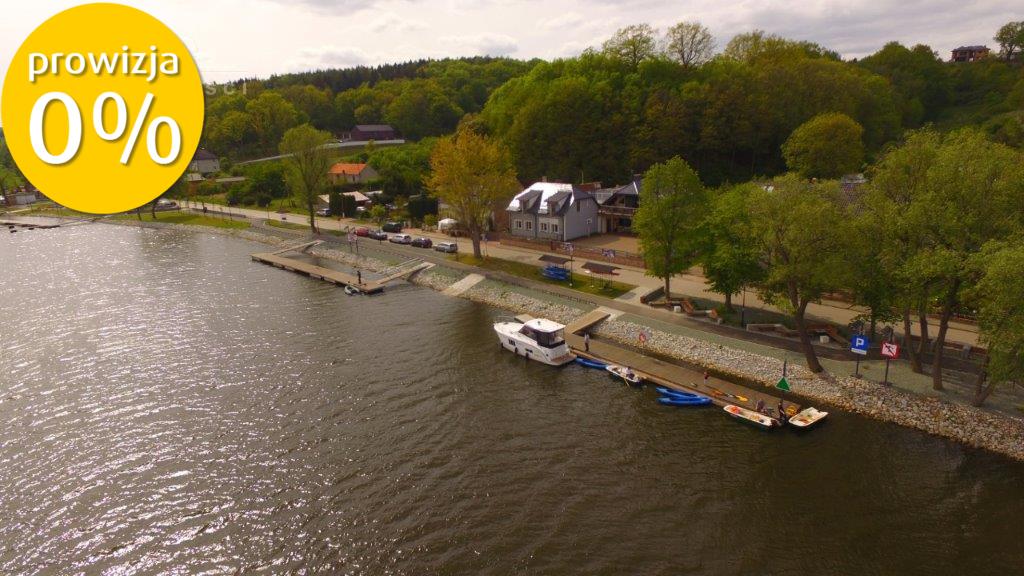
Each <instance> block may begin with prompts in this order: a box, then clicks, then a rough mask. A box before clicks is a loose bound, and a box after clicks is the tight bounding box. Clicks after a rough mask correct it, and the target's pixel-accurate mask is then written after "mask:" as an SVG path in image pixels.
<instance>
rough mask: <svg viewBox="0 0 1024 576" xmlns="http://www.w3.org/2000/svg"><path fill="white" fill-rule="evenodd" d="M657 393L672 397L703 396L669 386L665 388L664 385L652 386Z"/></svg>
mask: <svg viewBox="0 0 1024 576" xmlns="http://www.w3.org/2000/svg"><path fill="white" fill-rule="evenodd" d="M654 389H655V390H657V391H658V393H659V394H662V395H665V396H671V397H673V398H704V396H701V395H700V394H691V393H689V392H683V391H682V390H673V389H671V388H665V387H664V386H656V387H655V388H654Z"/></svg>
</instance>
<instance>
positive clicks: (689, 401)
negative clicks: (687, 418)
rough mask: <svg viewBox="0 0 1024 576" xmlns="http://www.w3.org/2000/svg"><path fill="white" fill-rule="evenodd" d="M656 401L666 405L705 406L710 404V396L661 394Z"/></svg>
mask: <svg viewBox="0 0 1024 576" xmlns="http://www.w3.org/2000/svg"><path fill="white" fill-rule="evenodd" d="M658 403H659V404H664V405H666V406H707V405H708V404H711V398H705V397H703V396H696V395H695V396H694V397H693V398H675V397H672V396H662V397H661V398H658Z"/></svg>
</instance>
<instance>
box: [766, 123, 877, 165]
mask: <svg viewBox="0 0 1024 576" xmlns="http://www.w3.org/2000/svg"><path fill="white" fill-rule="evenodd" d="M863 135H864V128H862V127H861V125H860V124H858V123H857V122H856V121H855V120H853V119H852V118H850V117H849V116H847V115H845V114H839V113H836V112H831V113H826V114H819V115H817V116H815V117H814V118H811V119H810V120H808V121H807V122H804V123H803V124H801V125H800V127H799V128H797V129H796V130H794V131H793V133H792V134H790V136H789V138H788V139H787V140H786V143H785V144H783V145H782V155H783V157H785V159H786V165H787V166H789V168H790V169H791V170H795V171H796V172H799V173H800V174H801V175H802V176H804V177H806V178H838V177H840V176H842V175H844V174H849V173H851V172H855V171H857V170H858V169H859V168H860V167H861V165H862V164H863V163H864V140H863Z"/></svg>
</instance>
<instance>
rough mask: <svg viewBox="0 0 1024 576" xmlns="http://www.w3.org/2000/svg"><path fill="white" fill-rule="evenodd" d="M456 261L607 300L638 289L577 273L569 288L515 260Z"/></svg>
mask: <svg viewBox="0 0 1024 576" xmlns="http://www.w3.org/2000/svg"><path fill="white" fill-rule="evenodd" d="M455 260H456V261H457V262H461V263H462V264H469V265H470V266H478V267H480V268H486V269H487V270H495V271H498V272H505V273H506V274H511V275H513V276H519V277H520V278H527V279H529V280H537V281H540V282H544V283H545V284H555V285H558V286H562V287H565V288H570V289H572V290H577V291H579V292H585V293H587V294H594V295H596V296H604V297H606V298H618V297H619V296H622V295H623V294H625V293H626V292H629V291H630V290H632V289H634V288H636V286H633V285H632V284H625V283H623V282H615V281H614V280H610V281H608V280H603V279H600V278H590V277H589V276H587V275H583V274H575V273H574V274H573V275H572V286H569V284H568V283H566V282H559V281H557V280H552V279H550V278H546V277H544V276H542V275H541V273H540V268H538V267H536V266H533V265H531V264H526V263H523V262H515V261H513V260H503V259H501V258H490V257H488V258H476V257H474V256H473V255H472V254H456V255H455Z"/></svg>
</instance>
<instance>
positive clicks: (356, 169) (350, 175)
mask: <svg viewBox="0 0 1024 576" xmlns="http://www.w3.org/2000/svg"><path fill="white" fill-rule="evenodd" d="M327 174H328V177H329V178H330V180H331V184H343V183H346V182H366V181H368V180H373V179H375V178H377V177H378V174H377V171H376V170H374V169H373V167H372V166H370V165H369V164H348V163H345V162H338V163H337V164H335V165H334V166H331V169H330V170H329V171H328V172H327Z"/></svg>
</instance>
